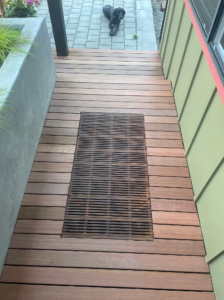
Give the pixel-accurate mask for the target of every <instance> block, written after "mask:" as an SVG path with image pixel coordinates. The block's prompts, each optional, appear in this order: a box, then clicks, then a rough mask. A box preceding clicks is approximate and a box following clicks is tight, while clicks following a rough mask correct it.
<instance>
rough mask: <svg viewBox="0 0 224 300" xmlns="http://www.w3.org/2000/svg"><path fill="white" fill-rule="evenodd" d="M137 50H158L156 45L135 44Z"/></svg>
mask: <svg viewBox="0 0 224 300" xmlns="http://www.w3.org/2000/svg"><path fill="white" fill-rule="evenodd" d="M137 46H138V50H158V48H157V44H156V43H137Z"/></svg>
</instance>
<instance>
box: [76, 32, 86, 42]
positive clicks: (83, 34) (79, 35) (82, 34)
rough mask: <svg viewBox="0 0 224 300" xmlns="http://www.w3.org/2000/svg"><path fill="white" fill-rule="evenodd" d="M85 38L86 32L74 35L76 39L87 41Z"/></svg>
mask: <svg viewBox="0 0 224 300" xmlns="http://www.w3.org/2000/svg"><path fill="white" fill-rule="evenodd" d="M87 36H88V32H77V33H76V35H75V37H76V38H77V39H87ZM81 44H82V43H81Z"/></svg>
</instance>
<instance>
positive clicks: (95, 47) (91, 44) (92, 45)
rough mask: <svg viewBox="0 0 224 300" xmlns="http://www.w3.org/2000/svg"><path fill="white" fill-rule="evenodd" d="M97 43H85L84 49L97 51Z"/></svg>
mask: <svg viewBox="0 0 224 300" xmlns="http://www.w3.org/2000/svg"><path fill="white" fill-rule="evenodd" d="M98 47H99V43H98V42H87V43H86V48H89V49H98Z"/></svg>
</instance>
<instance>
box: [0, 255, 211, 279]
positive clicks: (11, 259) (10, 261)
mask: <svg viewBox="0 0 224 300" xmlns="http://www.w3.org/2000/svg"><path fill="white" fill-rule="evenodd" d="M5 264H6V265H17V266H43V267H44V266H47V267H67V268H70V267H73V268H94V269H118V270H119V269H120V270H142V271H143V270H145V271H171V272H192V273H209V268H208V265H207V264H206V262H205V258H204V257H200V256H175V255H155V254H132V253H125V254H124V253H105V252H82V251H76V252H74V251H49V250H48V251H47V250H18V249H9V251H8V254H7V257H6V261H5Z"/></svg>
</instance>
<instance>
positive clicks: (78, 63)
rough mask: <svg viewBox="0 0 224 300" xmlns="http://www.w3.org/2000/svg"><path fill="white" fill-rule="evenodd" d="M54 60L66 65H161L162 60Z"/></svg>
mask: <svg viewBox="0 0 224 300" xmlns="http://www.w3.org/2000/svg"><path fill="white" fill-rule="evenodd" d="M54 62H55V63H56V64H60V63H63V64H64V65H71V64H76V65H109V66H113V65H114V66H143V67H145V66H154V67H156V66H158V67H160V66H161V63H160V62H135V61H128V62H127V61H97V60H95V61H94V60H90V61H87V60H78V59H77V60H75V59H69V60H66V59H64V60H62V59H55V60H54Z"/></svg>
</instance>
